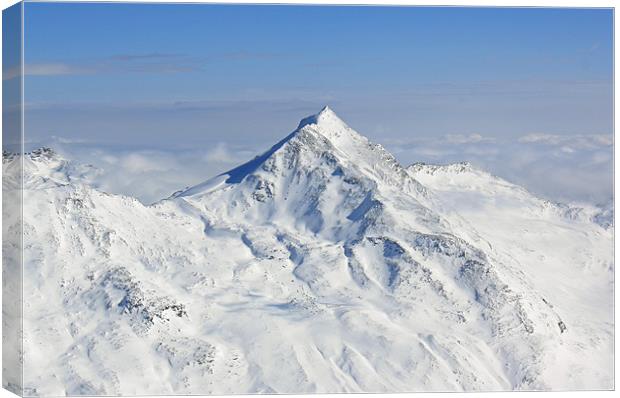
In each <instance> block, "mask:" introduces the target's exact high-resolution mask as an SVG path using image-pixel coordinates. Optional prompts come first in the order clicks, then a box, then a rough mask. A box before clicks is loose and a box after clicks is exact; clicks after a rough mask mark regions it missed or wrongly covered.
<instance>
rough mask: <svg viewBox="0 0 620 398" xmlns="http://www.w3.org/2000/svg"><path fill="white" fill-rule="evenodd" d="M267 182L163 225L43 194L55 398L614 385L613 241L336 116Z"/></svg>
mask: <svg viewBox="0 0 620 398" xmlns="http://www.w3.org/2000/svg"><path fill="white" fill-rule="evenodd" d="M12 161H14V159H13V160H12ZM34 162H43V163H45V162H46V160H45V159H44V158H41V159H36V160H34ZM252 162H254V163H252ZM43 163H42V164H43ZM249 164H250V165H249V166H248V163H246V164H244V165H241V166H240V167H241V169H240V170H237V171H236V172H232V173H231V172H229V173H228V174H227V173H223V174H221V175H220V176H218V177H216V178H214V179H209V180H207V181H206V182H204V183H202V184H199V185H197V186H195V187H191V188H188V189H186V190H184V191H182V193H179V194H175V195H172V196H171V197H170V198H167V199H164V200H162V201H159V202H157V203H155V204H152V205H149V206H144V205H142V204H141V203H140V202H139V201H137V200H135V199H133V198H130V197H124V196H118V195H110V194H106V193H102V192H100V191H98V190H97V189H95V188H91V187H89V185H88V181H87V180H81V179H77V178H68V179H67V180H66V181H65V180H63V181H62V182H63V183H62V184H48V185H45V184H28V185H27V186H26V195H24V209H25V211H24V230H25V231H27V234H26V235H25V237H24V244H25V247H26V248H27V250H26V252H25V254H26V255H25V273H27V274H28V275H29V278H27V279H25V280H24V284H25V286H24V291H25V292H27V293H28V294H29V296H28V297H27V299H28V302H29V306H28V307H27V308H26V309H25V314H24V318H25V328H26V330H27V331H29V333H27V334H26V342H25V347H26V350H25V354H24V358H25V359H24V361H25V368H26V369H28V370H29V371H28V372H26V380H25V383H26V386H27V387H28V388H29V391H32V392H33V395H39V394H41V395H50V394H53V395H64V394H106V395H110V394H111V395H116V394H121V393H122V394H149V393H150V394H161V393H162V392H166V393H183V394H187V393H192V394H208V393H214V394H223V393H257V392H272V393H273V392H275V393H299V392H347V391H350V392H353V391H357V392H405V391H407V392H411V391H420V390H424V391H446V390H449V391H463V390H464V391H472V390H483V391H490V390H506V389H526V390H532V389H536V390H538V389H543V390H544V389H569V388H573V389H580V388H586V389H588V388H601V386H602V387H603V388H609V387H610V386H612V385H613V355H611V354H610V352H611V351H610V348H611V347H613V339H612V338H611V336H613V302H612V300H611V297H612V295H613V273H614V264H613V253H612V250H611V248H612V245H611V242H612V240H613V226H611V227H609V228H607V229H606V228H602V227H601V226H600V225H599V224H596V223H594V222H592V221H591V219H590V218H588V217H566V216H564V215H562V214H561V213H560V212H556V211H555V210H553V211H549V210H548V209H546V208H545V205H544V202H542V201H540V200H538V199H537V198H535V197H533V196H531V195H530V194H529V193H528V192H527V191H525V190H518V189H513V188H512V185H511V184H510V185H507V184H508V183H505V182H502V181H501V180H499V179H497V180H493V179H489V178H490V177H488V176H490V175H482V176H481V175H479V174H477V172H476V171H475V170H474V169H473V168H471V167H470V166H463V165H461V166H454V167H452V168H456V169H458V170H461V169H462V168H463V167H464V169H463V170H465V171H466V172H463V173H461V172H459V173H454V170H450V169H451V168H450V167H447V168H444V169H441V168H439V169H436V168H435V169H433V168H431V169H432V170H435V171H434V172H432V173H427V172H426V171H425V170H427V169H428V168H425V167H421V166H416V167H413V168H412V167H409V168H404V167H403V166H401V165H400V164H399V163H398V162H397V161H396V159H395V158H394V157H393V156H392V155H391V154H389V153H388V152H387V151H385V149H383V147H381V146H380V145H376V144H372V143H370V142H369V141H368V140H367V139H366V138H364V137H363V136H361V135H359V134H358V133H357V132H355V131H353V130H352V129H350V127H348V126H347V125H346V124H345V123H344V122H342V121H341V120H340V119H339V118H338V117H337V116H336V115H335V113H333V111H331V110H330V109H329V108H326V109H323V110H322V111H321V112H319V114H317V115H314V116H311V117H309V118H305V119H303V120H302V122H300V124H299V126H298V128H297V129H296V130H295V131H294V132H293V133H291V134H289V135H288V136H287V137H285V139H284V140H282V141H280V142H279V143H278V144H276V145H275V146H274V147H272V148H271V149H270V150H268V151H266V152H265V153H263V155H260V156H258V157H256V158H255V159H253V160H251V161H250V162H249ZM10 165H11V160H7V162H6V163H5V162H3V167H10ZM50 165H51V166H52V167H51V169H50V170H52V172H53V173H56V172H58V170H65V169H64V168H63V167H64V166H63V167H60V169H58V167H59V165H58V164H57V163H54V162H52V163H50ZM459 167H461V168H459ZM28 170H34V171H35V172H39V171H37V170H40V169H38V168H35V169H27V170H26V171H27V172H29V171H28ZM233 170H236V169H233ZM437 170H440V171H439V172H438V171H437ZM441 170H443V171H441ZM445 170H448V171H447V172H446V171H445ZM458 170H457V171H458ZM442 173H443V174H442ZM231 174H232V175H234V176H236V177H235V178H233V179H232V180H231V179H230V178H231ZM457 177H458V178H457ZM37 178H43V177H42V176H40V175H39V176H38V177H37ZM43 180H45V178H43ZM552 209H555V207H552ZM3 227H4V228H5V232H6V231H8V230H10V228H14V225H12V224H11V225H4V226H3ZM50 311H52V312H54V313H55V314H61V315H59V318H58V320H57V324H55V325H54V326H53V327H49V328H45V327H44V328H41V327H38V326H37V325H40V324H43V323H44V322H45V321H46V320H47V319H48V317H49V313H50ZM325 331H329V333H325ZM51 339H54V341H56V342H58V343H57V344H54V345H49V344H45V342H46V341H50V340H51ZM584 363H587V366H584V365H583V364H584ZM50 373H52V374H50ZM162 374H163V375H165V376H163V377H162V376H161V375H162Z"/></svg>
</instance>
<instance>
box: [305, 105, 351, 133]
mask: <svg viewBox="0 0 620 398" xmlns="http://www.w3.org/2000/svg"><path fill="white" fill-rule="evenodd" d="M311 124H315V125H317V126H331V127H334V126H338V127H343V126H346V123H345V122H343V121H342V119H340V118H339V117H338V115H336V113H335V112H334V111H333V110H332V109H331V108H330V107H329V106H327V105H326V106H324V107H323V109H321V111H320V112H319V113H317V114H315V115H311V116H308V117H306V118H303V119H302V120H301V122H299V126H297V129H298V130H299V129H301V128H303V127H305V126H308V125H311Z"/></svg>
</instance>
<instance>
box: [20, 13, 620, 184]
mask: <svg viewBox="0 0 620 398" xmlns="http://www.w3.org/2000/svg"><path fill="white" fill-rule="evenodd" d="M612 18H613V15H612V11H611V10H609V9H543V8H520V9H514V8H513V9H504V8H421V7H337V6H329V7H316V6H315V7H313V6H303V7H302V6H258V5H256V6H247V5H245V6H225V5H183V4H173V5H161V4H152V5H148V4H67V3H47V4H45V3H28V4H26V8H25V24H26V30H25V61H26V73H27V77H26V84H25V86H26V102H27V104H28V105H27V112H26V135H27V139H29V140H31V141H32V145H38V144H39V143H48V144H52V145H53V144H55V145H61V144H64V146H65V147H69V145H70V144H73V148H77V147H79V146H80V145H81V146H83V147H86V146H88V147H89V148H95V147H96V148H97V149H98V150H103V149H106V150H109V151H117V152H118V151H129V150H134V151H159V152H166V151H190V150H191V151H195V150H197V149H198V148H200V149H204V151H207V152H209V151H215V150H221V151H220V152H221V155H222V156H221V157H220V158H221V159H224V158H225V156H224V154H226V155H228V156H229V158H230V162H229V163H231V165H232V162H233V160H234V161H236V160H237V158H236V157H234V156H233V155H232V154H234V153H238V154H240V155H239V156H238V157H239V158H240V157H241V155H246V154H247V153H252V152H257V151H260V150H261V149H263V148H267V147H268V146H269V145H270V144H271V143H273V142H275V141H276V140H277V139H279V138H281V137H283V136H284V135H286V134H287V133H288V132H290V131H291V130H292V129H294V128H295V126H296V124H297V121H298V120H299V119H301V118H302V117H304V116H306V115H308V114H311V113H315V112H316V111H318V110H319V109H320V108H321V107H322V106H323V105H325V104H329V105H330V106H331V107H332V108H333V109H335V110H336V112H337V113H338V114H339V115H340V116H341V117H342V118H343V119H344V120H345V121H347V122H348V123H349V124H350V125H351V126H352V127H354V128H355V129H356V130H358V131H359V132H361V133H362V134H364V135H367V136H368V137H370V138H371V139H372V140H374V141H376V142H379V143H382V144H384V145H385V146H386V147H387V148H388V149H390V150H392V151H394V152H395V153H396V154H397V157H399V159H401V160H402V162H403V163H407V162H410V161H415V160H424V161H442V160H452V157H450V158H447V157H446V156H441V155H437V156H434V157H433V156H428V153H430V152H429V151H426V154H427V155H422V153H423V152H424V151H420V150H419V146H420V142H422V141H425V140H426V141H425V142H427V143H429V142H430V143H432V144H433V145H436V144H437V142H441V140H442V139H444V138H445V137H457V136H461V137H478V136H480V137H482V138H483V141H484V140H486V141H485V142H486V144H489V143H490V142H491V141H489V140H493V141H494V142H504V141H510V142H517V143H521V144H523V143H524V142H525V141H524V138H523V137H527V136H531V135H532V134H538V135H547V136H554V137H557V136H559V137H564V138H565V139H569V138H570V137H582V138H580V139H582V140H583V137H584V136H600V135H607V136H611V134H612V129H613V126H612V73H613V69H612V68H613V65H612V45H613V43H612V24H613V19H612ZM442 137H443V138H442ZM448 141H449V140H448ZM470 141H471V140H470ZM473 141H476V140H475V139H473ZM560 141H561V140H560ZM555 142H559V141H558V140H555ZM597 142H598V141H597ZM477 143H478V144H479V143H480V140H479V141H478V142H477ZM416 148H417V152H416ZM604 149H605V150H608V151H610V152H611V147H609V148H604ZM225 152H226V153H225ZM457 152H458V151H457ZM435 153H438V152H437V151H435ZM457 155H459V153H455V154H454V156H453V157H458V156H457ZM468 156H473V155H468ZM469 160H471V159H469ZM610 162H611V160H610ZM480 163H481V164H482V165H483V166H489V165H491V164H490V163H488V162H487V163H485V162H484V161H480ZM567 163H569V162H568V161H567ZM610 164H611V163H609V165H610ZM203 166H204V168H205V171H204V173H205V174H206V175H205V176H204V177H205V178H206V177H208V176H209V175H210V174H213V173H215V172H218V171H223V170H219V169H218V168H221V167H227V166H228V165H227V164H226V165H225V164H220V165H211V166H208V165H206V164H205V165H203ZM607 174H608V175H611V172H608V173H607ZM192 178H198V176H195V177H192ZM517 180H518V178H517ZM519 182H521V181H519ZM524 183H525V182H524ZM526 185H527V184H526ZM607 185H609V188H606V189H607V193H606V195H607V194H609V192H611V182H610V181H609V184H607ZM562 189H564V188H562ZM560 193H562V192H558V195H559V194H560ZM565 193H566V192H564V194H565ZM551 195H552V196H553V193H552V194H551ZM559 196H561V195H559ZM569 196H570V195H569Z"/></svg>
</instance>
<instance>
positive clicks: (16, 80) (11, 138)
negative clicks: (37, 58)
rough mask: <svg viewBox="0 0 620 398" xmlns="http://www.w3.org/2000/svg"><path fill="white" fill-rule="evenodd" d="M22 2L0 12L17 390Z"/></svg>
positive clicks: (11, 365)
mask: <svg viewBox="0 0 620 398" xmlns="http://www.w3.org/2000/svg"><path fill="white" fill-rule="evenodd" d="M22 27H23V3H17V4H15V5H13V6H12V7H10V8H7V9H6V10H4V11H3V12H2V41H3V47H2V57H3V65H2V80H3V86H2V104H3V105H2V116H3V118H2V386H3V387H4V388H6V389H8V390H10V391H12V392H14V393H15V394H18V395H23V394H24V390H23V327H22V325H23V306H22V304H23V289H22V286H23V284H22V282H23V267H22V264H23V205H22V203H23V200H22V199H23V197H22V195H23V157H22V156H21V154H22V153H23V76H24V73H23V71H24V68H23V57H22V54H23V52H22V48H23V46H22V44H23V29H22Z"/></svg>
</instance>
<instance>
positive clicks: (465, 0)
mask: <svg viewBox="0 0 620 398" xmlns="http://www.w3.org/2000/svg"><path fill="white" fill-rule="evenodd" d="M26 1H27V2H36V1H40V0H26ZM42 1H45V0H42ZM52 1H55V2H78V3H79V2H107V3H115V2H121V1H96V0H95V1H78V0H59V1H56V0H52ZM17 2H18V1H16V0H0V5H1V8H2V9H5V8H7V7H10V6H11V5H13V4H16V3H17ZM132 2H135V3H220V4H222V3H244V4H278V3H280V4H325V5H327V4H339V5H405V6H470V7H471V6H473V7H570V8H574V7H583V8H595V7H604V8H615V4H614V2H613V1H609V0H588V1H584V0H520V1H514V0H495V1H493V0H443V1H442V0H423V1H417V0H387V1H379V0H378V1H369V0H357V1H356V0H333V1H332V0H306V1H303V0H287V1H281V2H278V1H274V0H241V1H235V0H219V1H182V0H148V1H144V0H143V1H140V0H138V1H132ZM1 24H2V22H1V19H0V27H1ZM614 27H615V9H614ZM616 43H618V31H617V30H616V29H615V28H614V99H615V94H616V85H615V76H616V74H617V72H618V64H617V62H616V51H615V49H616ZM22 44H23V43H22ZM1 50H2V45H1V44H0V54H1ZM22 56H23V54H22ZM0 58H1V55H0ZM0 84H1V83H0ZM0 87H1V86H0ZM0 102H1V100H0ZM0 105H1V104H0ZM617 114H618V104H617V102H616V101H614V213H615V198H616V197H617V194H618V192H617V191H616V189H617V178H618V173H617V171H618V170H617V167H616V166H617V164H616V162H615V159H617V156H618V155H619V154H620V149H618V147H617V146H616V145H615V119H616V115H617ZM1 120H2V116H1V115H0V122H1ZM22 122H23V120H22ZM0 125H1V124H0ZM1 142H2V138H1V135H0V146H1ZM0 195H1V193H0ZM0 198H1V197H0ZM0 209H1V200H0ZM614 225H617V222H616V219H615V214H614ZM618 246H619V245H618V242H614V253H618ZM1 300H2V297H1V295H0V305H1ZM614 303H615V319H617V318H618V305H617V301H616V298H615V297H614ZM615 339H616V340H615V344H614V346H615V345H617V334H615ZM0 347H1V342H0ZM614 362H615V369H618V355H616V356H615V358H614ZM0 369H1V367H0ZM516 394H518V396H519V397H527V396H535V395H539V394H543V395H544V396H545V397H581V396H582V395H584V393H583V392H579V391H571V392H489V393H401V394H379V395H378V396H381V397H386V398H418V397H420V398H422V397H436V398H440V397H455V396H465V397H478V396H481V397H489V398H495V397H510V396H516ZM585 394H587V395H588V396H595V397H596V396H610V395H611V394H614V392H613V391H609V392H608V391H599V392H586V393H585ZM614 395H615V394H614ZM15 396H16V395H15V394H13V393H11V392H9V391H7V390H4V389H0V398H8V397H15ZM286 396H287V397H295V398H307V397H308V396H307V395H297V394H292V395H286ZM346 396H347V397H356V398H357V397H367V396H368V394H347V395H346ZM372 396H375V394H372V395H370V397H372ZM145 397H151V396H145ZM152 397H153V398H155V397H157V398H159V397H171V398H173V397H178V395H177V396H152ZM235 397H239V398H250V397H256V395H235ZM309 397H321V398H342V394H312V395H309Z"/></svg>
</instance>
